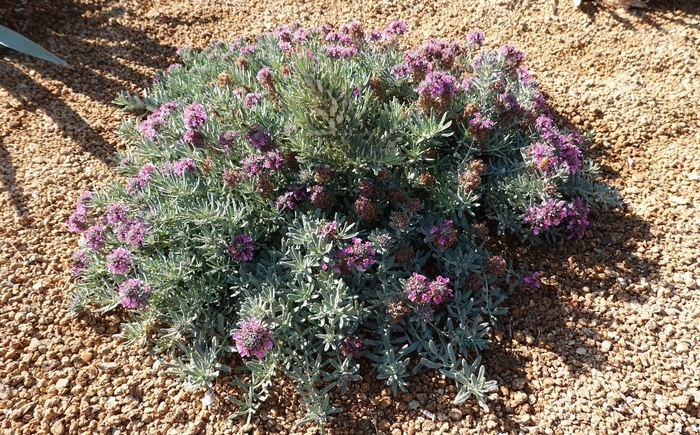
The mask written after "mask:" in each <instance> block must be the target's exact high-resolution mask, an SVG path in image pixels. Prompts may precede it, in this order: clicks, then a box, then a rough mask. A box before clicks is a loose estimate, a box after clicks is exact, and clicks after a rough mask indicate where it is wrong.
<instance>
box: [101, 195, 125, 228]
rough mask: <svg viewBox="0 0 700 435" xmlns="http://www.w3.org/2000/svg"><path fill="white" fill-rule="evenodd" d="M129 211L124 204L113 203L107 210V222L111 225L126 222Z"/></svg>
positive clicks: (105, 214)
mask: <svg viewBox="0 0 700 435" xmlns="http://www.w3.org/2000/svg"><path fill="white" fill-rule="evenodd" d="M128 211H129V209H128V208H127V206H125V205H124V204H123V203H121V202H119V201H117V202H113V203H111V204H108V205H107V207H106V208H105V213H104V216H105V220H106V221H107V223H108V224H110V225H114V224H118V223H121V222H126V213H127V212H128Z"/></svg>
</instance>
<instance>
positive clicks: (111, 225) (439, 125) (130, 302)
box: [68, 22, 617, 426]
mask: <svg viewBox="0 0 700 435" xmlns="http://www.w3.org/2000/svg"><path fill="white" fill-rule="evenodd" d="M405 30H406V27H405V25H404V24H403V23H402V22H392V23H391V24H390V25H389V26H388V27H387V28H386V29H384V30H383V31H372V32H367V33H366V32H364V31H363V29H362V27H361V26H360V24H359V23H357V22H354V23H350V24H348V25H345V26H342V27H340V28H338V29H334V28H333V27H331V26H328V25H324V26H321V27H319V28H316V29H310V30H307V29H303V28H300V27H296V26H292V27H286V26H285V27H280V28H278V29H276V30H275V31H273V32H272V33H270V34H263V35H260V36H259V37H257V38H255V39H254V40H238V41H235V42H233V43H231V44H229V43H224V42H214V43H213V44H212V45H211V46H210V47H208V48H206V49H204V50H202V51H199V52H198V51H195V50H191V49H189V48H187V47H183V48H182V49H181V50H180V56H181V59H182V63H180V64H175V65H172V66H171V67H170V68H168V70H167V71H165V72H162V73H159V74H158V75H157V76H156V77H155V78H154V84H153V88H152V89H151V91H150V93H149V94H148V95H147V96H146V97H144V98H141V97H138V96H130V95H128V94H124V95H122V96H121V97H120V98H119V99H118V101H117V102H118V103H120V104H122V105H124V106H126V108H128V109H133V110H141V111H142V113H143V115H142V116H141V117H140V118H137V119H129V120H126V121H124V123H123V125H122V127H121V129H120V133H121V135H122V137H123V138H124V140H125V141H126V143H127V144H128V147H127V152H126V154H125V155H124V156H123V161H122V164H121V165H120V167H119V168H118V169H119V170H120V171H121V172H122V173H123V174H125V176H126V177H127V178H128V179H127V181H126V183H124V184H120V183H117V182H112V183H111V184H108V185H107V186H106V187H105V188H103V189H101V190H100V192H95V193H90V192H87V193H84V194H83V195H82V196H81V197H80V198H79V200H78V204H77V207H76V210H75V213H74V214H73V215H72V216H71V217H70V219H69V222H68V225H69V227H70V229H71V230H73V231H75V232H77V233H80V234H81V235H82V237H81V241H80V247H79V249H78V250H77V251H76V252H75V254H74V256H73V264H72V269H73V270H74V272H75V273H76V274H77V275H78V283H77V287H76V291H75V292H74V294H73V297H72V301H71V305H72V308H73V309H74V310H75V311H80V310H91V311H93V312H100V313H102V312H107V311H110V310H127V311H128V312H129V314H130V316H131V318H132V319H133V321H132V322H131V323H127V324H124V325H123V335H124V336H125V337H126V338H127V339H128V341H131V342H133V341H146V340H147V339H148V340H150V341H151V342H152V343H153V345H154V348H155V349H156V350H160V351H166V350H167V351H169V352H170V353H171V356H172V363H171V369H172V371H173V372H174V373H176V374H178V375H179V376H181V377H182V379H183V380H184V381H185V383H186V384H187V385H188V386H193V387H198V386H206V387H207V388H209V389H210V390H209V391H210V392H211V388H212V383H213V382H214V380H215V378H216V377H217V376H218V374H219V373H220V372H221V371H224V370H225V371H228V370H230V369H231V368H232V367H229V366H227V365H225V364H223V363H222V360H224V357H225V356H227V354H228V353H237V354H238V355H237V356H235V358H228V359H227V360H230V361H235V362H236V364H234V365H238V367H235V369H236V371H237V374H236V376H235V382H236V384H237V385H238V386H240V388H241V390H242V392H243V393H242V395H241V396H240V397H237V398H233V399H232V400H234V401H235V402H236V403H237V404H239V405H240V409H239V411H238V414H240V415H247V416H248V419H250V415H251V414H252V413H254V412H255V409H256V408H257V407H258V406H259V404H260V403H261V402H262V401H264V400H265V398H266V397H267V394H268V389H269V387H270V386H271V382H272V379H273V378H274V377H275V376H284V377H286V378H288V379H289V380H290V381H291V382H292V383H293V384H294V386H295V387H296V389H297V391H298V393H299V394H300V397H301V401H302V405H303V406H304V407H305V409H306V411H307V414H306V416H305V418H304V419H303V420H302V421H301V422H302V423H303V422H315V423H317V424H319V425H321V426H322V425H323V424H324V423H325V422H326V421H327V418H328V417H329V415H331V414H332V413H334V412H338V411H339V409H337V408H334V407H332V406H331V405H330V401H329V397H330V395H331V394H343V393H344V392H345V390H346V387H347V385H348V384H349V383H350V382H353V381H357V380H360V379H361V377H360V375H359V373H360V370H361V367H362V366H367V367H368V369H367V370H372V371H373V372H374V373H375V374H376V376H377V378H379V379H381V380H383V381H385V382H386V384H387V385H389V386H390V387H391V388H392V390H393V392H394V393H395V394H396V393H397V391H398V390H404V389H405V388H406V380H407V378H408V377H409V376H410V375H411V374H415V373H417V372H418V371H419V370H421V369H423V368H427V369H433V370H438V371H439V372H440V373H441V374H442V375H444V376H446V377H448V378H451V379H452V380H453V381H454V382H455V385H456V388H457V395H456V397H455V399H454V400H455V402H456V403H462V402H464V401H465V400H467V399H468V398H469V397H470V396H472V395H473V396H474V397H475V398H476V400H477V401H478V403H479V404H481V405H482V406H485V400H486V398H487V394H488V392H489V391H491V390H493V389H494V388H495V383H494V382H491V381H487V380H486V378H485V374H484V367H483V366H480V357H479V352H480V351H481V350H483V349H484V348H486V346H487V345H488V343H489V339H488V337H489V330H490V328H491V326H492V325H493V324H494V323H495V321H496V317H497V316H498V315H501V314H503V313H504V312H505V310H504V309H503V308H502V307H500V304H501V303H502V302H503V300H504V299H505V294H506V293H507V291H508V289H509V288H513V287H514V286H517V285H528V286H538V285H539V281H538V277H537V274H536V273H532V272H530V273H528V272H516V271H514V270H512V268H511V266H509V264H508V262H507V260H506V259H505V258H503V257H501V256H500V255H494V254H492V253H490V252H489V250H488V249H487V246H491V245H489V244H490V243H491V244H493V242H494V241H496V240H498V238H499V237H506V236H507V237H509V238H511V239H513V240H517V241H519V243H531V242H533V241H538V240H540V238H549V239H554V238H556V237H566V238H569V239H572V238H580V237H582V236H583V234H584V232H585V230H586V227H587V225H588V220H587V218H588V214H589V209H590V207H592V206H607V205H614V204H615V203H616V201H617V199H616V194H615V192H614V191H613V190H612V189H610V188H609V187H607V186H605V185H603V184H600V183H598V182H597V181H596V176H597V174H598V170H597V168H596V166H595V165H594V164H593V163H592V162H590V161H588V160H586V159H584V157H583V154H582V153H583V146H584V139H583V138H582V137H581V136H580V135H579V134H578V133H576V132H574V131H564V130H561V129H559V128H557V126H555V125H554V122H553V117H552V115H551V113H550V111H549V109H548V107H547V105H546V103H545V101H544V98H543V96H542V94H541V93H540V91H539V90H538V88H537V84H536V83H535V81H534V80H533V79H532V77H530V75H528V73H527V71H526V70H525V68H524V67H523V66H522V65H521V64H522V61H523V54H522V53H521V52H520V51H518V50H517V49H515V48H514V47H512V46H509V45H506V46H504V47H502V48H500V49H498V50H496V51H483V52H482V50H481V44H482V41H483V34H482V33H481V32H478V31H475V32H471V33H470V34H469V35H468V36H467V37H466V39H465V40H462V41H444V40H429V41H426V42H425V43H423V44H422V45H421V46H420V47H418V48H415V49H410V50H407V51H404V50H403V49H402V48H401V47H400V45H399V37H400V35H401V34H402V33H404V32H405Z"/></svg>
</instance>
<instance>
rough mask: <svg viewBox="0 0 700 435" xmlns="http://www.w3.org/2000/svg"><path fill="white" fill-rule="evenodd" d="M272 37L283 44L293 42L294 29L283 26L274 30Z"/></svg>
mask: <svg viewBox="0 0 700 435" xmlns="http://www.w3.org/2000/svg"><path fill="white" fill-rule="evenodd" d="M272 36H274V37H275V38H277V39H279V40H280V41H283V42H290V41H291V40H292V28H291V27H290V26H287V25H281V26H278V27H276V28H274V29H273V30H272Z"/></svg>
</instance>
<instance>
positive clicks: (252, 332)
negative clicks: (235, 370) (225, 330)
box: [231, 319, 273, 358]
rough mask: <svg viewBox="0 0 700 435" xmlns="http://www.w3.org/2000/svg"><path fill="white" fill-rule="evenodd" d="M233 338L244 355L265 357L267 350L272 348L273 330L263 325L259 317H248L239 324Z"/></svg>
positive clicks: (239, 351)
mask: <svg viewBox="0 0 700 435" xmlns="http://www.w3.org/2000/svg"><path fill="white" fill-rule="evenodd" d="M238 328H239V329H237V330H236V331H234V332H233V334H231V338H233V340H234V341H235V342H236V349H237V350H238V353H240V354H241V356H242V357H247V356H251V355H254V356H256V357H258V358H265V352H267V351H268V350H270V349H272V346H273V343H272V337H273V334H272V331H270V330H269V329H268V328H266V327H265V326H263V324H262V322H261V321H260V320H258V319H248V320H244V321H242V322H240V323H239V324H238Z"/></svg>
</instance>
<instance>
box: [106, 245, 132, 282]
mask: <svg viewBox="0 0 700 435" xmlns="http://www.w3.org/2000/svg"><path fill="white" fill-rule="evenodd" d="M129 266H131V256H130V255H129V251H127V250H126V249H124V248H121V247H120V248H115V249H113V250H112V251H111V252H110V253H109V254H107V270H109V272H110V273H113V274H115V275H124V274H125V273H126V272H127V271H128V270H129Z"/></svg>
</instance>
